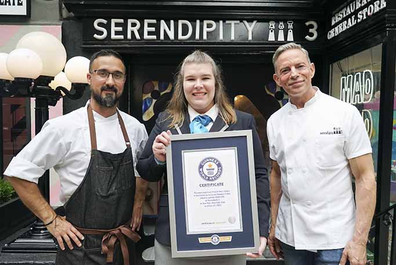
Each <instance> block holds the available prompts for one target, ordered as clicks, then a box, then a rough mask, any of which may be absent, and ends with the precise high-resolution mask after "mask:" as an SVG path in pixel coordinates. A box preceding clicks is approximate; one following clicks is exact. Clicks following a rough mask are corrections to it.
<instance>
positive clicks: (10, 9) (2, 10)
mask: <svg viewBox="0 0 396 265" xmlns="http://www.w3.org/2000/svg"><path fill="white" fill-rule="evenodd" d="M0 15H6V16H9V15H22V16H25V15H27V0H0Z"/></svg>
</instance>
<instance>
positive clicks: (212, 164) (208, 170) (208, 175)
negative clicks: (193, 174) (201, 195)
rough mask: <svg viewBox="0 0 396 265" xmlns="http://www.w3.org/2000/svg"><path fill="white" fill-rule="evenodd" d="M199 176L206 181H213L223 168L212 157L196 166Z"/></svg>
mask: <svg viewBox="0 0 396 265" xmlns="http://www.w3.org/2000/svg"><path fill="white" fill-rule="evenodd" d="M198 172H199V175H200V176H201V177H202V178H203V179H204V180H206V181H215V180H217V179H218V178H219V177H220V176H221V174H222V173H223V166H222V165H221V163H220V161H219V160H217V159H216V158H214V157H207V158H205V159H203V160H202V161H201V162H200V163H199V166H198Z"/></svg>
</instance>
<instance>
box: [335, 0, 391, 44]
mask: <svg viewBox="0 0 396 265" xmlns="http://www.w3.org/2000/svg"><path fill="white" fill-rule="evenodd" d="M385 7H386V0H376V1H373V0H353V1H352V2H350V3H347V4H346V5H345V6H344V7H343V8H342V7H341V8H340V10H339V11H338V12H336V13H335V14H334V15H333V17H332V18H331V26H332V27H333V28H332V29H331V30H329V31H328V32H327V39H328V40H330V39H332V38H334V37H336V36H338V35H340V34H341V33H342V32H345V31H346V30H348V29H350V28H352V27H354V26H355V25H357V24H358V23H360V22H362V21H363V20H365V19H368V18H370V17H372V16H373V15H375V14H376V13H378V12H379V11H381V10H383V9H384V8H385Z"/></svg>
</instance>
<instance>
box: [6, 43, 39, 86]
mask: <svg viewBox="0 0 396 265" xmlns="http://www.w3.org/2000/svg"><path fill="white" fill-rule="evenodd" d="M6 65H7V70H8V72H9V73H10V74H11V75H12V76H13V77H15V78H17V77H20V78H31V79H36V78H37V77H39V76H40V74H41V70H42V69H43V63H42V62H41V58H40V56H39V55H38V54H37V53H35V52H34V51H32V50H29V49H15V50H13V51H12V52H10V54H9V55H8V57H7V61H6Z"/></svg>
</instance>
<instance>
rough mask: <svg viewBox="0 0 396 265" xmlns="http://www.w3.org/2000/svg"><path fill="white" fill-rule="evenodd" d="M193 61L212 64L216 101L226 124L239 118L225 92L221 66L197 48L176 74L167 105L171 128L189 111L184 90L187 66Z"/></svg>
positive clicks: (179, 122) (181, 122) (182, 119)
mask: <svg viewBox="0 0 396 265" xmlns="http://www.w3.org/2000/svg"><path fill="white" fill-rule="evenodd" d="M192 63H195V64H207V63H208V64H210V65H212V69H213V75H214V78H215V96H214V103H215V104H217V106H218V108H219V114H220V117H221V118H222V119H223V120H224V122H225V123H226V124H231V123H235V122H236V120H237V118H236V114H235V110H234V108H233V107H232V105H231V103H230V100H229V99H228V96H227V94H226V92H225V87H224V83H223V76H222V74H221V69H220V67H219V66H218V65H217V64H216V62H215V61H214V60H213V59H212V57H210V56H209V55H208V54H207V53H205V52H202V51H200V50H196V51H194V52H193V53H191V54H190V55H188V56H187V57H186V58H185V59H184V60H183V62H182V63H181V64H180V65H179V68H178V71H177V73H176V75H175V84H174V91H173V95H172V98H171V100H170V101H169V103H168V107H167V111H168V113H169V115H170V117H169V118H171V119H172V122H171V123H170V125H169V128H173V127H174V126H175V125H176V124H177V125H181V124H183V122H184V118H185V113H186V112H187V111H188V102H187V99H186V97H185V96H184V90H183V80H184V68H185V66H186V65H187V64H192Z"/></svg>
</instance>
